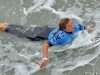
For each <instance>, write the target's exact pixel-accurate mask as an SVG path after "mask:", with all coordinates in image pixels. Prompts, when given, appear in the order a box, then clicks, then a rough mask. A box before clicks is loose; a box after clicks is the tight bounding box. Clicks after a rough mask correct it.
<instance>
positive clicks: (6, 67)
mask: <svg viewBox="0 0 100 75" xmlns="http://www.w3.org/2000/svg"><path fill="white" fill-rule="evenodd" d="M19 1H20V5H19V6H22V5H23V4H24V0H19ZM32 2H33V5H29V6H28V7H27V8H26V7H24V6H22V7H21V13H24V14H23V15H22V17H21V18H20V19H21V24H25V23H27V17H28V16H29V15H30V14H32V13H33V14H34V13H42V14H41V15H44V16H46V15H45V13H43V11H44V12H46V13H47V12H49V13H50V14H49V15H56V17H55V19H57V21H59V19H61V18H62V17H68V18H71V19H74V21H75V22H78V23H82V24H84V25H85V24H86V25H88V24H89V25H90V24H91V23H92V24H91V25H93V26H94V27H95V31H94V33H93V34H88V33H87V32H85V35H84V37H83V36H82V35H81V34H80V33H79V37H78V38H77V39H75V40H74V41H73V44H72V45H71V46H70V47H71V48H72V47H76V46H77V47H78V46H81V45H86V44H89V43H91V41H90V40H91V38H93V37H94V36H96V35H97V34H100V30H99V28H100V8H96V7H98V6H100V4H97V3H98V1H93V2H92V1H90V4H93V3H96V5H95V6H94V8H93V7H92V6H91V5H90V4H88V3H87V2H88V1H87V2H86V0H84V1H83V2H80V1H79V0H75V3H74V4H73V1H72V4H70V3H69V4H67V3H68V0H62V1H57V0H33V1H32ZM60 2H61V3H63V4H62V5H60V4H61V3H60ZM84 2H85V4H83V3H84ZM66 5H68V6H70V7H68V6H66ZM85 5H87V7H86V8H85ZM2 6H3V5H2ZM55 6H57V7H55ZM60 6H61V7H60ZM3 7H4V6H3ZM3 7H2V8H3ZM12 9H13V8H12ZM8 10H10V8H9V9H8ZM8 14H9V13H8ZM15 14H16V13H15ZM16 15H17V14H16ZM37 16H38V15H36V16H35V17H37ZM46 17H49V16H46ZM34 19H35V18H34ZM55 19H54V20H55ZM44 20H46V19H44ZM90 22H91V23H90ZM34 25H35V24H33V25H32V26H34ZM40 25H41V24H40ZM5 36H6V37H8V36H10V35H6V34H5ZM6 37H5V38H6ZM0 38H1V40H0V75H2V74H3V75H8V73H11V74H13V75H38V74H39V75H40V74H41V75H66V74H64V72H65V71H70V72H68V75H71V73H73V71H74V70H75V69H76V68H78V67H80V66H85V65H86V64H89V65H91V63H90V62H91V61H92V60H93V59H95V58H97V57H98V56H99V54H100V46H99V45H97V46H95V45H94V46H91V47H89V48H80V49H68V50H67V49H66V45H65V46H64V47H62V46H60V47H52V48H50V49H49V61H48V64H47V65H46V67H45V68H43V69H40V68H39V64H40V62H41V59H42V50H41V49H42V45H43V42H34V43H33V42H30V41H28V40H26V41H25V40H21V39H18V38H13V36H11V37H9V38H8V39H7V38H6V39H5V38H3V36H1V37H0ZM14 39H16V40H15V41H14ZM4 40H5V41H4ZM6 40H7V41H6ZM70 47H69V48H70ZM57 50H59V51H57ZM98 60H99V59H98ZM95 62H96V61H95ZM93 65H95V64H93ZM93 67H94V66H93ZM45 69H46V70H45ZM42 71H43V72H44V73H43V72H42ZM76 74H77V73H76Z"/></svg>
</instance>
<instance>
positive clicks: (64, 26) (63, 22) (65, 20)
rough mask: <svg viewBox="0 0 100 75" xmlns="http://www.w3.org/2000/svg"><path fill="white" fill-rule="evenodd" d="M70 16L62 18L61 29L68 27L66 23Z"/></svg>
mask: <svg viewBox="0 0 100 75" xmlns="http://www.w3.org/2000/svg"><path fill="white" fill-rule="evenodd" d="M69 20H70V19H69V18H62V19H61V20H60V22H59V29H60V30H63V29H65V28H66V24H67V23H68V22H69Z"/></svg>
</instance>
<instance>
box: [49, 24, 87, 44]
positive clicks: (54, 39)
mask: <svg viewBox="0 0 100 75" xmlns="http://www.w3.org/2000/svg"><path fill="white" fill-rule="evenodd" d="M80 30H85V26H83V25H80V24H77V23H75V24H74V31H73V32H72V33H68V32H66V31H64V30H59V31H58V29H57V28H55V29H54V30H53V31H52V32H51V33H50V34H49V36H48V40H49V42H50V43H51V44H52V45H62V44H65V43H67V42H68V41H69V40H71V39H72V38H73V37H74V35H75V33H76V32H78V31H80ZM57 31H58V32H57ZM55 32H57V33H56V34H55V35H54V33H55Z"/></svg>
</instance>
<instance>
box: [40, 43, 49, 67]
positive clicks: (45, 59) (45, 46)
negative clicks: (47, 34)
mask: <svg viewBox="0 0 100 75" xmlns="http://www.w3.org/2000/svg"><path fill="white" fill-rule="evenodd" d="M49 47H50V45H49V44H48V43H45V44H44V45H43V48H42V50H43V59H42V62H41V64H40V68H42V67H44V66H45V65H46V63H47V58H48V48H49Z"/></svg>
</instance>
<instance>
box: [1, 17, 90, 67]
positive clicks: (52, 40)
mask: <svg viewBox="0 0 100 75" xmlns="http://www.w3.org/2000/svg"><path fill="white" fill-rule="evenodd" d="M82 30H87V31H88V32H91V31H92V29H91V28H89V27H86V26H84V25H81V24H78V23H73V22H72V21H71V20H70V19H69V18H62V19H61V20H60V22H59V28H54V27H51V26H48V25H46V26H43V27H33V28H32V27H31V28H28V27H23V26H20V25H10V24H8V23H6V22H5V23H0V31H4V32H7V33H10V34H13V35H16V36H20V37H25V38H28V39H30V40H32V41H40V40H48V41H47V42H46V43H45V44H44V45H43V48H42V50H43V59H42V62H41V64H40V68H42V67H44V66H45V65H46V64H47V60H48V48H49V47H51V46H55V45H62V44H65V43H67V42H68V41H69V40H71V39H72V38H73V37H74V35H75V34H76V33H77V32H79V31H82Z"/></svg>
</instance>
